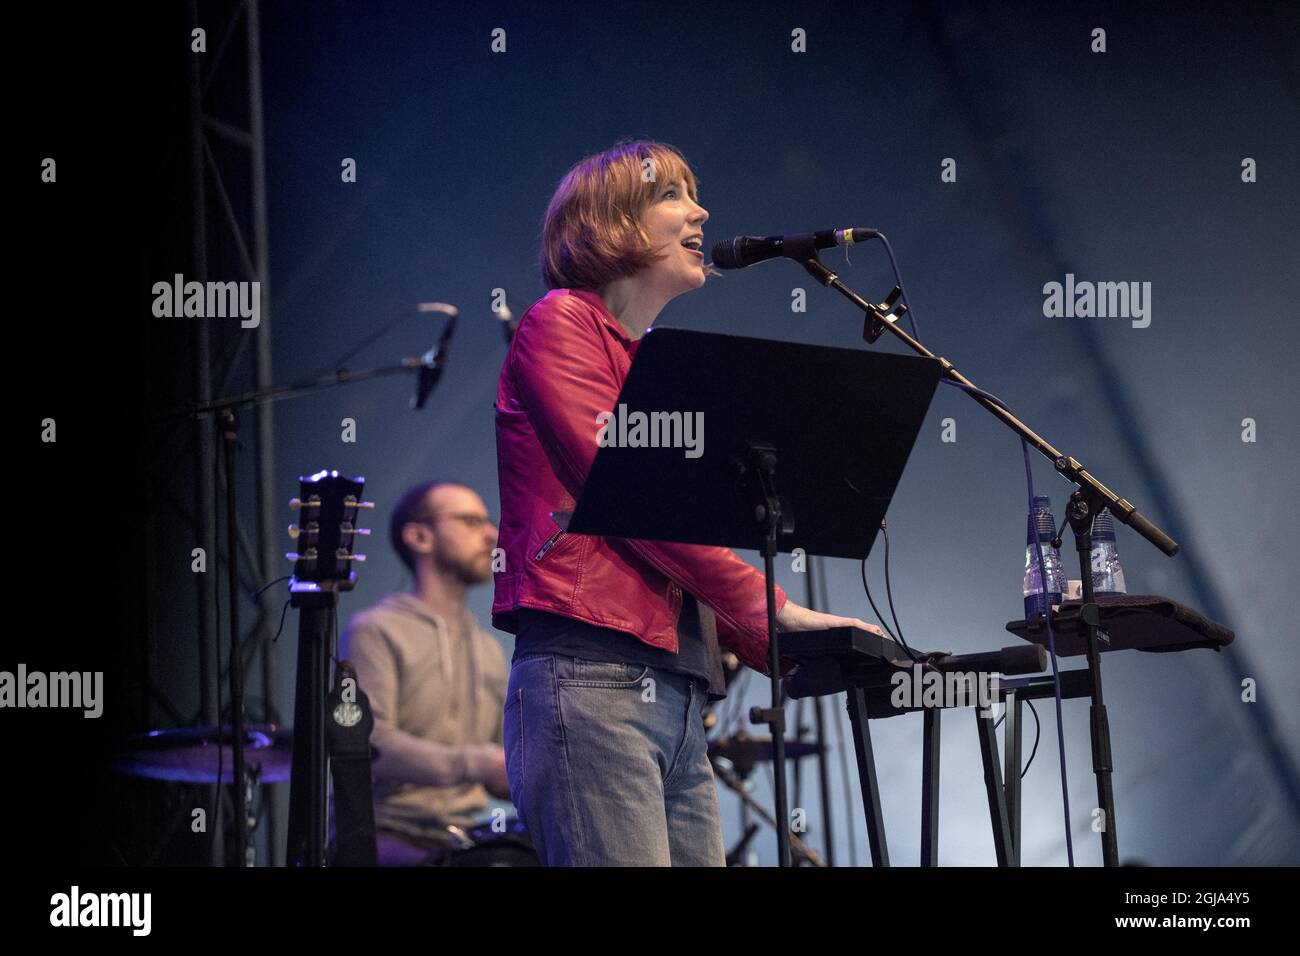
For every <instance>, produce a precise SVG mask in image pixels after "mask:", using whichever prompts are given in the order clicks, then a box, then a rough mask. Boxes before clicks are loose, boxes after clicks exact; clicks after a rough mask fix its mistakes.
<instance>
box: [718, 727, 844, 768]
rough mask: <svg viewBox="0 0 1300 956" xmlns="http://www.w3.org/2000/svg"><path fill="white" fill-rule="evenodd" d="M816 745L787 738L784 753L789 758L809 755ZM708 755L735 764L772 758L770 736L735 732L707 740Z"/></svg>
mask: <svg viewBox="0 0 1300 956" xmlns="http://www.w3.org/2000/svg"><path fill="white" fill-rule="evenodd" d="M817 752H818V751H817V745H816V744H815V743H812V742H809V741H804V740H787V741H786V742H785V755H786V756H787V757H789V758H796V757H811V756H813V755H814V754H816V753H817ZM709 757H710V758H713V757H723V758H725V759H727V760H730V761H731V762H732V763H734V764H736V765H737V766H740V765H743V764H755V763H761V762H768V763H770V762H771V760H772V738H771V737H766V736H764V737H750V736H749V735H748V734H736V735H734V736H732V737H723V738H722V739H721V740H714V741H710V742H709Z"/></svg>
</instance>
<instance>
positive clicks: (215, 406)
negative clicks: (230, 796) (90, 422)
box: [153, 333, 446, 866]
mask: <svg viewBox="0 0 1300 956" xmlns="http://www.w3.org/2000/svg"><path fill="white" fill-rule="evenodd" d="M443 338H444V341H443V342H440V346H445V344H446V343H445V339H446V334H445V333H444V336H443ZM444 354H445V350H444V349H442V348H439V349H438V350H437V351H436V352H435V349H430V350H429V351H428V352H426V353H425V354H424V355H423V356H419V357H413V358H404V359H402V360H401V362H399V363H397V364H396V365H388V366H381V367H379V368H373V369H367V370H364V371H361V372H352V371H349V370H347V369H340V370H339V371H337V372H331V373H329V374H326V375H313V376H310V377H308V378H302V379H298V380H297V381H294V382H288V383H285V384H282V385H269V386H267V387H265V388H260V389H254V390H252V391H246V392H240V393H239V394H237V395H227V396H225V397H224V398H214V399H210V400H208V401H206V402H196V403H194V404H190V405H182V406H178V407H176V408H173V409H171V410H169V411H167V412H164V413H162V414H161V415H156V416H154V418H153V422H154V423H155V424H156V423H159V422H166V421H171V420H174V419H176V418H189V417H194V418H199V417H202V416H204V415H208V414H214V413H215V415H216V419H217V423H218V427H219V428H220V437H221V440H222V447H223V455H222V459H223V461H224V466H225V472H226V548H227V550H228V551H229V554H228V555H227V562H228V564H227V567H228V569H229V575H230V592H229V608H230V609H229V614H228V618H229V621H230V678H229V682H230V709H231V727H230V730H231V738H232V751H233V757H234V767H233V777H232V783H233V786H234V788H235V842H236V844H237V845H238V847H239V861H240V862H239V865H240V866H252V865H253V860H254V854H253V848H252V846H251V845H250V842H249V830H248V800H247V798H248V794H247V792H246V791H245V787H246V780H247V776H246V774H247V769H246V768H245V766H244V683H243V666H242V664H243V655H242V654H241V653H240V647H239V548H238V546H237V545H238V535H239V530H238V523H237V521H236V515H237V514H238V511H237V509H236V498H235V487H236V482H235V451H236V449H237V446H238V444H239V416H238V415H237V410H238V409H241V408H247V407H251V406H253V405H259V404H261V403H263V402H273V401H277V400H278V399H281V398H288V397H290V396H295V395H306V394H308V393H309V392H317V391H321V390H323V389H327V388H333V387H335V386H337V385H344V384H346V383H348V382H364V381H367V380H368V379H372V378H381V377H383V376H385V375H393V374H395V373H398V372H418V373H419V374H420V376H421V389H420V390H421V391H422V392H424V384H425V383H427V382H428V379H429V377H432V379H433V381H432V383H429V384H428V389H429V390H432V387H433V385H434V384H436V383H437V377H438V375H440V374H441V371H442V366H441V359H442V357H443V355H444ZM423 397H424V398H427V397H428V393H427V392H424V396H423ZM419 401H420V404H421V405H423V399H422V398H421V399H420V400H419ZM412 405H415V402H414V401H413V402H412ZM218 723H219V722H218ZM218 731H220V727H218ZM219 736H220V735H219V734H218V737H219ZM217 785H218V786H220V785H221V782H220V781H217Z"/></svg>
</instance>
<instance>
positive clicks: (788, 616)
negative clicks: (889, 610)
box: [776, 601, 885, 637]
mask: <svg viewBox="0 0 1300 956" xmlns="http://www.w3.org/2000/svg"><path fill="white" fill-rule="evenodd" d="M776 626H777V628H779V629H780V630H782V631H824V630H826V629H827V628H831V627H860V628H862V630H864V631H870V632H871V633H872V634H876V635H879V636H880V637H884V636H885V632H884V631H882V630H881V629H880V628H878V627H876V626H875V625H874V624H868V623H867V622H866V621H863V620H861V619H859V618H856V617H839V616H838V615H835V614H823V613H822V612H821V611H813V610H810V609H809V608H806V607H804V606H803V605H801V604H795V603H794V601H786V602H785V607H783V608H781V613H780V614H778V615H777V616H776Z"/></svg>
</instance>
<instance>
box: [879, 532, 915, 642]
mask: <svg viewBox="0 0 1300 956" xmlns="http://www.w3.org/2000/svg"><path fill="white" fill-rule="evenodd" d="M880 533H881V534H883V535H884V536H885V597H887V598H888V599H889V614H890V616H891V617H893V619H894V627H895V629H896V630H897V631H898V640H899V642H900V643H901V644H902V645H903V647H905V648H907V651H908V653H909V654H910V653H911V651H912V649H911V648H910V647H908V646H907V641H906V640H904V638H903V625H901V624H899V623H898V613H897V612H896V611H895V610H894V589H893V588H892V587H890V584H889V528H888V526H886V524H885V519H884V518H881V519H880ZM915 659H916V658H915V657H913V660H915Z"/></svg>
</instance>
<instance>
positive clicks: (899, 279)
mask: <svg viewBox="0 0 1300 956" xmlns="http://www.w3.org/2000/svg"><path fill="white" fill-rule="evenodd" d="M877 238H878V239H879V240H880V241H881V242H883V243H884V244H885V253H886V254H887V255H888V256H889V265H890V266H891V267H892V268H893V270H894V282H895V283H897V284H898V291H899V292H900V293H901V294H902V297H903V305H905V306H907V321H908V322H910V323H911V324H912V338H914V339H916V340H917V341H918V342H919V341H921V333H920V332H918V331H917V330H916V312H915V311H914V310H913V309H912V302H911V300H910V299H908V297H907V290H906V289H905V288H903V276H902V274H901V273H900V272H899V271H898V260H897V259H895V258H894V248H893V246H891V245H890V244H889V237H888V236H886V235H885V234H884V233H883V232H878V235H877Z"/></svg>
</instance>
